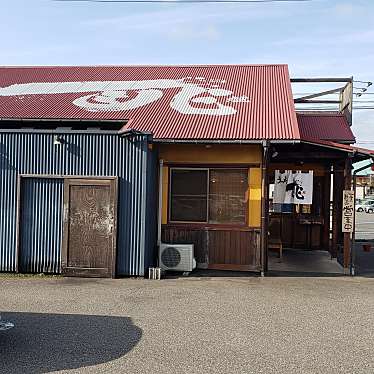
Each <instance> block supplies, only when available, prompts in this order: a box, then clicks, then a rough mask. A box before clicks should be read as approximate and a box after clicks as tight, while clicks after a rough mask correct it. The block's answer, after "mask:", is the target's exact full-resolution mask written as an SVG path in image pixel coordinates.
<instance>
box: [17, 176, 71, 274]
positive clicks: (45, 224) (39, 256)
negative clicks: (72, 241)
mask: <svg viewBox="0 0 374 374" xmlns="http://www.w3.org/2000/svg"><path fill="white" fill-rule="evenodd" d="M21 190H22V199H21V211H20V216H21V217H20V218H21V223H22V224H21V227H20V228H21V235H20V254H21V256H20V258H19V270H20V271H21V272H25V273H60V272H61V245H62V209H63V200H64V181H63V179H61V178H60V179H51V178H24V179H22V188H21Z"/></svg>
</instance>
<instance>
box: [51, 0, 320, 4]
mask: <svg viewBox="0 0 374 374" xmlns="http://www.w3.org/2000/svg"><path fill="white" fill-rule="evenodd" d="M51 1H54V2H61V3H68V2H69V3H128V4H131V3H137V4H141V3H145V4H146V3H159V4H168V3H176V4H178V3H184V4H188V3H191V4H192V3H200V4H204V3H215V4H220V3H222V4H235V3H238V4H251V3H253V4H256V3H257V4H258V3H307V2H312V1H320V0H51Z"/></svg>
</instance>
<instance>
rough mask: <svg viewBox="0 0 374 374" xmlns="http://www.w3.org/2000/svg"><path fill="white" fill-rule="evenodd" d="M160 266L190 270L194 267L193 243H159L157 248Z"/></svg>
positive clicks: (184, 270) (167, 268)
mask: <svg viewBox="0 0 374 374" xmlns="http://www.w3.org/2000/svg"><path fill="white" fill-rule="evenodd" d="M159 260H160V268H161V269H162V270H173V271H183V272H190V271H192V270H193V269H195V267H196V261H195V259H194V246H193V244H165V243H161V245H160V250H159Z"/></svg>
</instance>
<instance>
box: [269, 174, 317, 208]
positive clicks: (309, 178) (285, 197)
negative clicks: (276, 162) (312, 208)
mask: <svg viewBox="0 0 374 374" xmlns="http://www.w3.org/2000/svg"><path fill="white" fill-rule="evenodd" d="M273 202H274V203H277V204H305V205H311V204H312V202H313V171H309V173H302V172H301V171H298V172H296V173H292V171H291V170H286V171H285V172H284V173H281V172H280V171H279V170H276V171H275V182H274V198H273Z"/></svg>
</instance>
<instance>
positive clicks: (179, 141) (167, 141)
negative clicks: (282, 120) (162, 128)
mask: <svg viewBox="0 0 374 374" xmlns="http://www.w3.org/2000/svg"><path fill="white" fill-rule="evenodd" d="M265 141H268V144H295V143H300V140H299V139H297V140H296V139H292V140H283V139H279V140H277V139H274V140H265V139H256V140H249V139H248V140H247V139H154V140H153V142H154V143H164V144H264V142H265Z"/></svg>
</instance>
